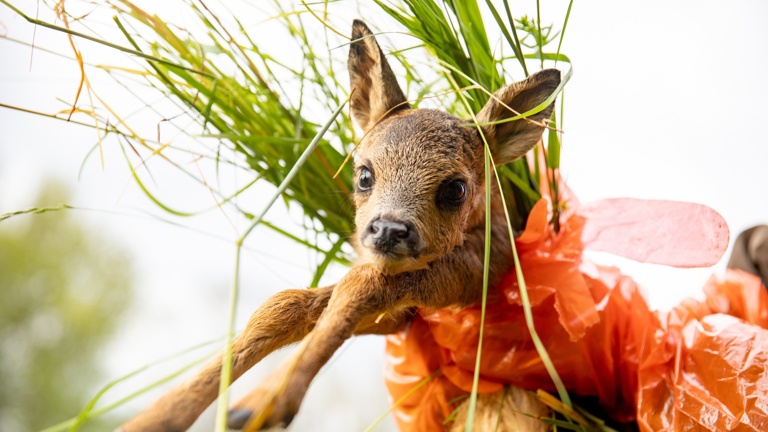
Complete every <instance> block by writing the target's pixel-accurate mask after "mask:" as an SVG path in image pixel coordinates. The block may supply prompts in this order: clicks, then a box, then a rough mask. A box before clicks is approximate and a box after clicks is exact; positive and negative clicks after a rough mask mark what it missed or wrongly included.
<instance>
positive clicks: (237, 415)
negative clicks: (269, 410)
mask: <svg viewBox="0 0 768 432" xmlns="http://www.w3.org/2000/svg"><path fill="white" fill-rule="evenodd" d="M252 415H253V411H251V410H249V409H242V408H234V409H231V410H229V414H227V427H229V428H230V429H237V430H240V429H242V428H243V426H245V424H246V423H248V420H250V419H251V416H252Z"/></svg>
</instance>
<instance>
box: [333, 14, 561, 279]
mask: <svg viewBox="0 0 768 432" xmlns="http://www.w3.org/2000/svg"><path fill="white" fill-rule="evenodd" d="M352 39H353V43H352V44H351V45H350V53H349V63H348V65H349V73H350V80H351V84H352V91H353V93H352V99H351V101H350V105H351V109H352V114H353V116H354V118H355V120H356V121H357V123H358V124H359V125H360V126H361V127H362V128H363V129H364V130H365V131H366V134H365V136H364V138H363V140H362V142H361V143H360V145H359V146H358V149H357V150H356V152H355V183H356V187H355V193H354V201H355V207H356V209H357V213H356V216H355V224H356V226H357V231H356V233H355V240H356V241H355V243H356V246H357V251H358V253H359V254H360V259H361V260H362V261H363V262H368V263H372V264H374V265H375V266H376V267H378V268H379V269H380V270H381V271H382V272H383V273H385V274H397V273H400V272H404V271H411V270H417V269H421V268H425V267H427V266H428V265H429V263H430V262H431V261H433V260H435V259H436V258H438V257H440V256H442V255H445V254H447V253H449V252H450V251H451V250H452V249H453V248H455V247H456V246H459V245H461V244H462V243H463V241H464V235H465V233H466V232H467V231H468V229H471V228H473V227H475V226H477V225H478V224H480V223H481V222H482V219H483V218H482V216H483V214H484V213H483V212H484V205H483V204H484V196H485V195H484V188H483V179H484V176H483V172H484V168H483V166H484V165H483V164H484V150H483V146H484V142H483V140H482V138H481V135H480V132H479V130H478V128H477V127H476V126H475V125H474V124H471V123H470V122H467V121H465V120H460V119H458V118H456V117H453V116H451V115H449V114H447V113H445V112H441V111H437V110H429V109H411V108H410V106H409V105H408V103H407V101H406V99H405V96H404V94H403V92H402V90H401V89H400V87H399V86H398V84H397V79H396V78H395V76H394V74H393V73H392V70H391V69H390V67H389V65H388V63H387V60H386V58H385V57H384V55H383V53H382V52H381V49H380V47H379V45H378V43H377V42H376V40H375V39H374V38H373V36H372V34H371V32H370V30H369V29H368V27H367V26H366V25H365V24H364V23H363V22H362V21H358V20H355V22H354V24H353V28H352ZM559 83H560V74H559V72H557V71H556V70H545V71H541V72H539V73H537V74H534V75H532V76H530V77H529V78H528V79H526V80H524V81H521V82H518V83H514V84H511V85H509V86H507V87H505V88H503V89H501V90H499V91H498V92H496V94H495V95H494V96H495V98H492V99H491V100H490V101H489V102H488V103H487V104H486V106H485V107H483V109H482V110H481V111H480V113H478V115H477V119H478V121H479V122H480V123H487V122H493V121H497V120H503V119H505V118H509V117H511V116H513V115H515V113H514V112H512V111H510V110H509V109H508V108H512V109H513V110H515V111H518V112H525V111H528V110H530V109H532V108H534V107H536V106H538V105H539V104H540V103H542V102H543V101H544V100H545V99H546V98H547V97H549V95H550V94H551V93H552V92H553V91H554V90H555V88H556V87H557V85H558V84H559ZM551 111H552V108H551V105H550V106H549V107H547V108H546V109H544V110H542V111H541V112H539V113H538V114H535V115H533V116H531V117H529V119H530V120H518V121H513V122H507V123H501V124H496V125H485V126H483V127H482V132H483V135H484V136H485V138H486V140H487V141H488V144H489V146H490V149H491V154H492V157H493V159H494V162H495V163H497V164H502V163H507V162H510V161H512V160H514V159H516V158H518V157H520V156H521V155H523V154H525V152H527V151H528V150H529V149H530V148H531V147H533V146H534V145H535V144H536V142H538V140H539V139H540V137H541V132H542V130H543V127H542V126H541V124H540V122H541V120H543V119H547V118H549V115H550V114H551Z"/></svg>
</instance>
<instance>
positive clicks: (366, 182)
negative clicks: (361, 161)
mask: <svg viewBox="0 0 768 432" xmlns="http://www.w3.org/2000/svg"><path fill="white" fill-rule="evenodd" d="M371 188H373V174H371V171H370V170H369V169H368V168H366V167H361V168H360V176H359V177H358V178H357V190H359V191H361V192H366V191H369V190H371Z"/></svg>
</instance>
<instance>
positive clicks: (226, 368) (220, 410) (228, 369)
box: [216, 95, 351, 432]
mask: <svg viewBox="0 0 768 432" xmlns="http://www.w3.org/2000/svg"><path fill="white" fill-rule="evenodd" d="M350 97H351V95H350ZM348 102H349V97H347V99H346V100H345V101H344V102H343V103H342V104H341V105H339V107H338V108H337V109H336V111H334V112H333V114H331V117H330V118H329V119H328V121H327V122H326V123H325V125H323V127H322V128H321V129H320V131H319V132H318V133H317V135H315V137H314V138H313V139H312V141H311V142H310V143H309V145H308V146H307V148H306V149H305V150H304V152H303V153H302V155H301V157H299V160H297V161H296V163H295V164H294V166H293V167H292V168H291V170H290V171H289V172H288V174H287V175H286V176H285V179H284V180H283V182H282V183H281V184H280V185H279V186H278V187H277V190H276V191H275V193H274V194H273V195H272V198H270V199H269V201H267V204H266V205H265V206H264V209H263V210H262V211H261V213H259V214H258V215H257V216H256V217H255V218H254V219H253V221H252V222H251V225H250V226H249V227H248V228H247V229H246V230H245V232H243V234H242V235H241V236H240V238H239V239H238V240H237V243H236V251H235V274H234V277H233V283H232V289H231V291H230V293H229V326H228V329H227V340H226V348H225V350H224V356H223V358H222V362H221V379H220V380H219V401H218V404H217V406H216V432H225V431H226V430H227V412H228V409H229V406H228V402H229V397H228V395H229V392H228V390H229V385H230V383H231V380H232V341H233V339H234V337H235V310H236V308H237V299H238V295H239V292H240V251H241V250H242V246H243V243H244V242H245V240H246V238H248V236H249V235H250V234H251V232H253V230H254V229H255V228H256V227H257V226H258V225H259V224H260V223H261V221H262V219H263V218H264V216H265V215H266V214H267V212H268V211H269V209H270V208H271V207H272V205H273V204H274V203H275V201H277V199H278V198H279V197H280V196H281V195H282V194H283V193H285V190H286V189H287V188H288V185H289V184H290V183H291V181H292V180H293V179H294V177H296V174H297V173H298V172H299V170H300V169H301V168H302V167H303V166H304V164H305V163H306V162H307V159H308V158H309V156H310V155H311V154H312V152H313V151H314V150H315V148H316V147H317V145H318V143H319V142H320V140H321V139H322V137H323V135H325V133H326V132H327V131H328V129H329V128H330V127H331V125H332V124H333V123H334V122H335V121H336V118H337V117H338V116H339V114H341V111H342V110H343V109H344V107H345V106H346V105H347V103H348Z"/></svg>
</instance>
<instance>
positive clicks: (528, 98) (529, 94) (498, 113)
mask: <svg viewBox="0 0 768 432" xmlns="http://www.w3.org/2000/svg"><path fill="white" fill-rule="evenodd" d="M558 85H560V71H558V70H557V69H544V70H543V71H540V72H536V73H535V74H532V75H531V76H529V77H528V78H526V79H524V80H523V81H519V82H515V83H512V84H510V85H508V86H506V87H504V88H502V89H501V90H499V91H497V92H496V93H494V97H493V98H491V99H490V100H489V101H488V103H486V104H485V106H484V107H483V109H482V110H480V112H479V113H477V117H476V118H477V121H478V122H479V123H492V122H497V121H500V120H505V119H508V118H510V117H514V116H515V115H517V114H518V113H524V112H526V111H529V110H532V109H533V108H536V107H537V106H539V105H540V104H541V103H542V102H544V101H545V100H546V99H547V98H548V97H549V96H550V95H551V94H552V92H554V91H555V89H557V86H558ZM505 105H506V106H505ZM507 107H509V108H511V109H513V110H514V111H510V110H509V109H508V108H507ZM554 107H555V103H554V102H552V103H551V104H549V106H548V107H546V108H544V109H543V110H542V111H540V112H538V113H537V114H534V115H532V116H530V117H528V119H527V120H526V119H518V120H513V121H509V122H504V123H498V124H492V125H485V126H483V134H485V138H486V139H487V140H488V145H489V146H490V148H491V154H492V155H493V161H494V163H496V165H501V164H505V163H507V162H512V161H513V160H515V159H517V158H519V157H520V156H522V155H524V154H525V153H526V152H527V151H528V150H530V149H531V148H533V146H535V145H536V143H537V142H538V141H539V139H541V133H542V132H543V131H544V127H543V126H541V122H542V121H543V120H545V119H549V117H550V116H551V115H552V110H553V109H554Z"/></svg>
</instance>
